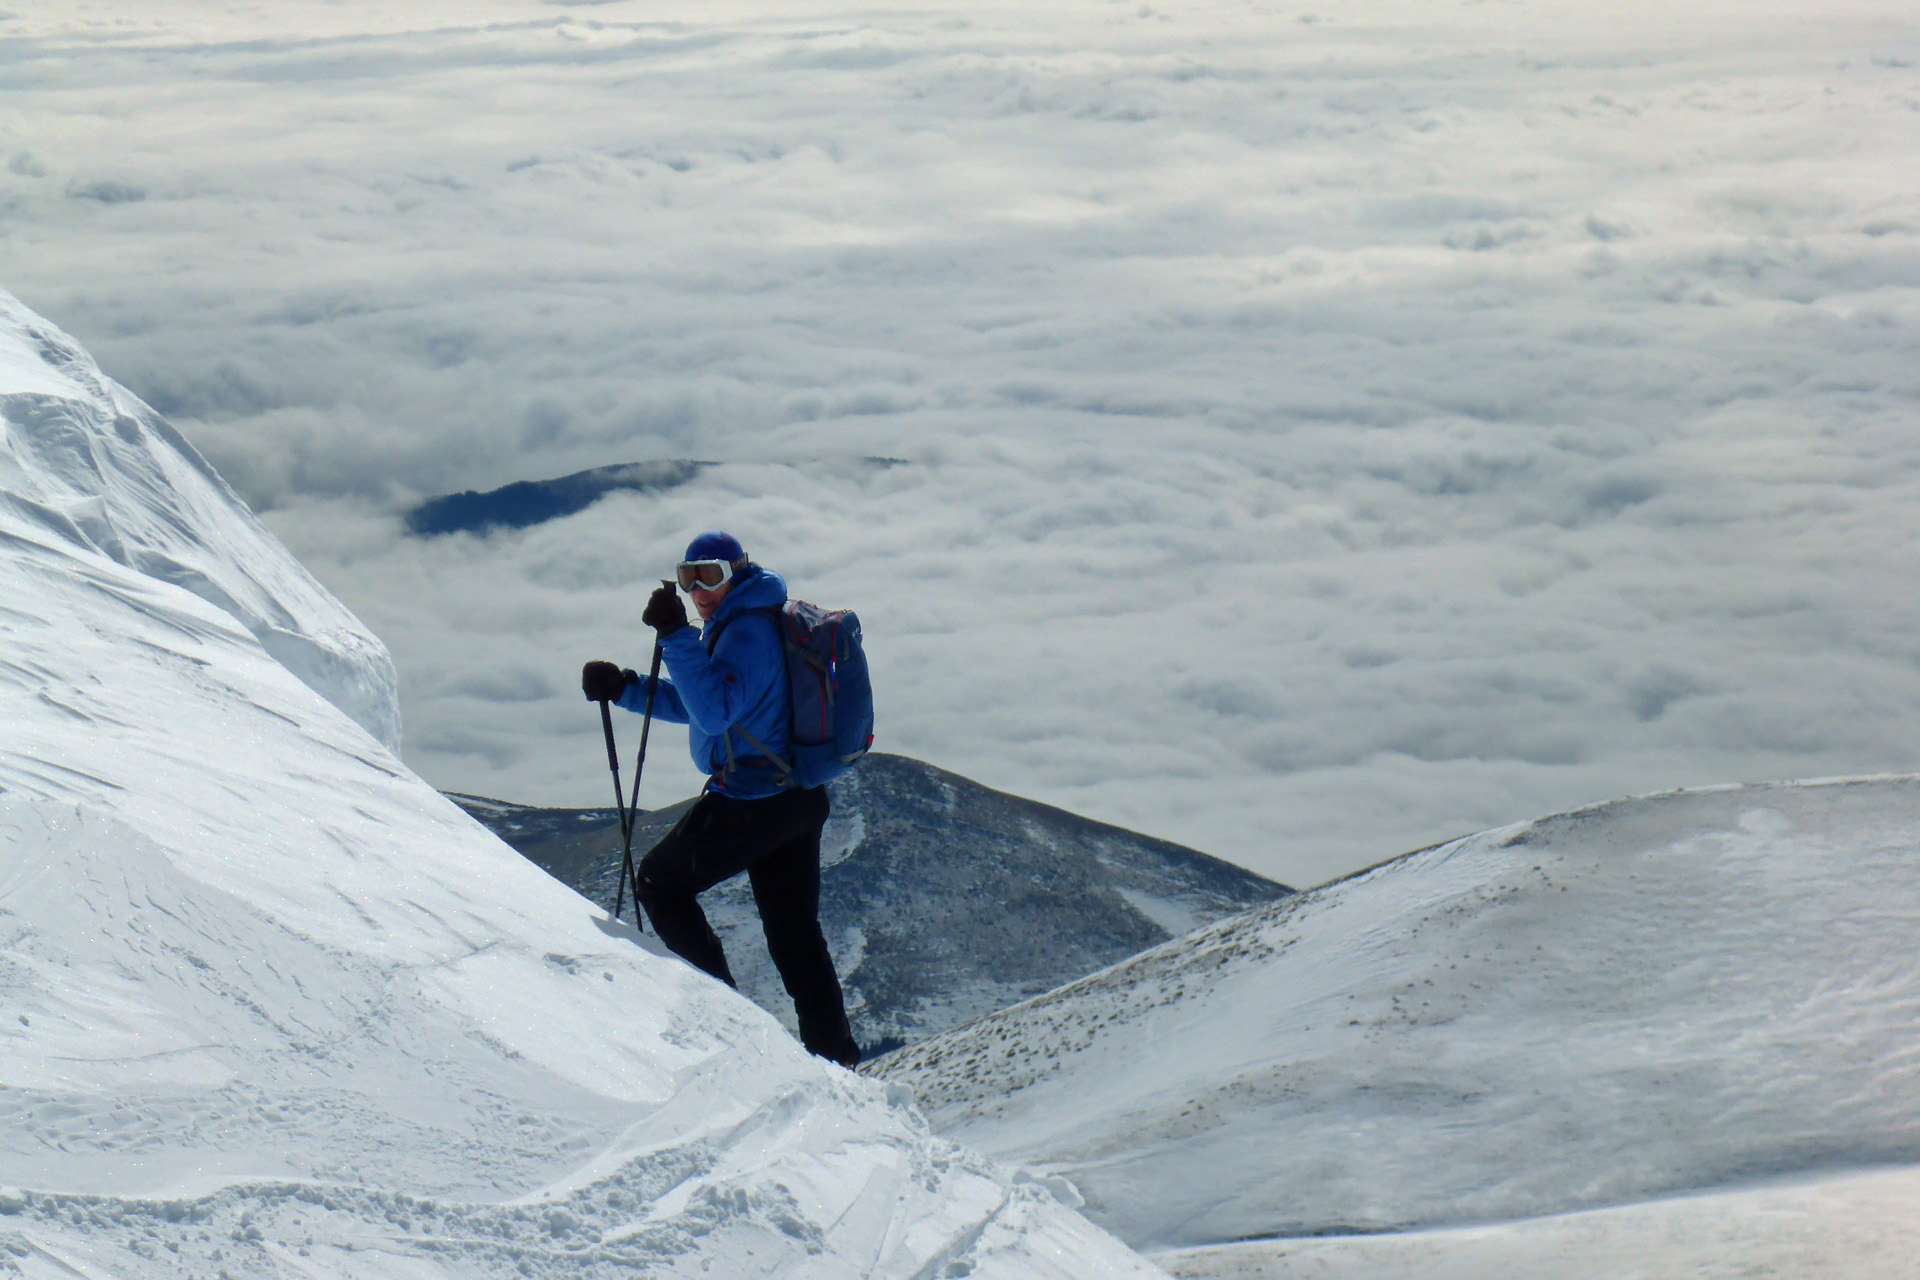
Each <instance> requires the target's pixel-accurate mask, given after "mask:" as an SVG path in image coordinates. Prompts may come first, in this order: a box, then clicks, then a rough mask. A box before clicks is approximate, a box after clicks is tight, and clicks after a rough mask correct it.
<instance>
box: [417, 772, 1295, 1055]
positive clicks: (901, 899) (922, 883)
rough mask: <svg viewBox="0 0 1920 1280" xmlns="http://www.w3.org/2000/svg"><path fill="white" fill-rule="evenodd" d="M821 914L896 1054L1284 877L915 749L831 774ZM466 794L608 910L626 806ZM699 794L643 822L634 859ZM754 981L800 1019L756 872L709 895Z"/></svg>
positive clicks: (762, 1000) (472, 808) (736, 963)
mask: <svg viewBox="0 0 1920 1280" xmlns="http://www.w3.org/2000/svg"><path fill="white" fill-rule="evenodd" d="M832 795H833V807H834V814H833V817H832V819H830V820H829V822H828V824H827V830H826V837H825V840H824V842H823V847H822V849H821V860H822V864H823V867H824V873H823V875H822V882H821V908H820V913H821V919H822V923H823V925H824V927H825V929H826V933H827V941H828V943H829V945H830V946H831V947H832V948H833V953H834V963H835V964H836V965H837V966H838V968H839V970H840V974H841V979H842V981H843V982H844V984H845V986H846V989H847V998H848V1005H849V1008H848V1012H849V1015H850V1016H851V1017H852V1020H853V1027H854V1034H855V1035H856V1036H857V1037H858V1038H859V1039H860V1042H861V1044H862V1045H864V1046H866V1047H867V1049H868V1052H869V1053H870V1054H872V1053H878V1052H885V1051H887V1050H889V1049H892V1048H895V1047H898V1046H899V1045H902V1044H908V1043H912V1042H914V1041H917V1040H920V1039H923V1038H925V1037H927V1036H930V1035H935V1034H937V1033H939V1032H942V1031H945V1030H947V1029H949V1028H951V1027H955V1026H958V1025H960V1024H961V1023H964V1022H966V1021H968V1020H970V1019H972V1018H976V1017H979V1016H981V1015H983V1014H987V1013H991V1012H993V1011H994V1010H996V1009H1001V1008H1005V1007H1006V1006H1008V1005H1010V1004H1015V1003H1017V1002H1019V1001H1021V1000H1024V999H1027V998H1028V997H1031V996H1034V995H1038V994H1039V993H1041V992H1043V991H1048V990H1051V989H1052V988H1054V987H1057V986H1059V985H1060V984H1062V983H1065V982H1071V981H1073V980H1074V979H1076V978H1080V977H1083V976H1085V975H1087V974H1089V973H1092V972H1094V971H1096V970H1098V969H1102V968H1105V967H1106V966H1108V965H1110V964H1113V963H1115V962H1117V961H1119V960H1122V959H1125V958H1126V957H1128V956H1130V955H1133V954H1134V953H1136V952H1138V951H1141V950H1143V949H1145V948H1147V947H1151V946H1155V945H1157V944H1159V943H1162V942H1165V941H1167V940H1168V939H1169V938H1172V937H1174V936H1176V935H1179V934H1183V933H1186V932H1188V931H1189V930H1191V929H1195V928H1198V927H1199V926H1201V925H1203V924H1207V923H1209V922H1211V921H1214V920H1218V919H1220V918H1222V917H1225V916H1229V915H1233V914H1236V913H1238V912H1240V911H1244V910H1246V909H1247V908H1248V907H1251V906H1255V905H1259V904H1262V903H1266V902H1270V901H1272V900H1274V899H1276V898H1280V897H1284V896H1286V895H1287V894H1289V893H1291V892H1292V890H1290V889H1288V888H1287V887H1286V886H1285V885H1281V884H1277V883H1275V882H1273V881H1271V880H1267V879H1264V878H1262V877H1260V876H1257V875H1255V874H1254V873H1252V872H1250V871H1247V870H1244V869H1242V868H1240V867H1237V866H1234V865H1233V864H1231V863H1227V862H1222V861H1220V860H1219V859H1217V858H1211V857H1208V856H1207V855H1206V854H1203V853H1198V852H1196V851H1194V850H1192V849H1188V848H1184V847H1182V846H1180V845H1177V844H1172V843H1170V842H1168V841H1165V840H1156V839H1153V838H1151V837H1149V836H1143V835H1139V834H1137V833H1135V832H1131V831H1127V830H1124V829H1122V828H1119V827H1113V826H1108V825H1106V824H1104V823H1099V822H1094V821H1091V820H1089V819H1086V818H1082V817H1079V816H1077V815H1075V814H1071V813H1068V812H1066V811H1064V810H1061V809H1055V808H1051V807H1049V806H1047V805H1043V804H1038V803H1035V802H1034V801H1031V800H1023V799H1021V798H1020V797H1018V796H1012V795H1007V794H1005V793H1004V792H999V791H993V790H990V789H989V788H987V787H983V786H980V785H979V784H978V783H974V782H970V781H968V780H967V779H965V778H962V777H960V776H959V775H957V774H953V773H949V772H947V771H946V770H944V769H938V768H935V767H934V766H932V765H929V764H923V763H921V762H920V761H917V760H909V759H907V758H905V757H903V756H892V755H880V754H876V755H872V756H869V757H868V758H867V759H866V760H865V761H864V762H863V763H862V764H861V765H860V767H859V768H858V769H856V770H854V771H853V772H852V773H851V774H848V775H847V776H846V777H844V778H841V779H839V780H838V781H836V782H835V783H834V784H833V787H832ZM452 798H453V800H454V801H455V802H456V803H457V804H459V805H460V806H461V807H462V808H464V809H466V811H467V812H468V813H470V814H471V815H473V817H475V818H476V819H478V820H479V821H480V822H482V823H484V824H486V825H487V826H488V827H490V828H491V829H492V830H493V831H494V833H495V834H496V835H498V836H500V838H501V839H503V840H505V841H506V842H507V843H508V844H510V845H512V846H513V847H514V848H516V849H518V850H519V851H520V852H521V853H523V854H525V855H526V856H527V857H528V858H530V859H532V860H533V861H534V862H535V863H538V864H539V865H540V866H542V867H544V868H545V869H546V870H547V871H548V872H550V873H551V874H553V875H554V876H556V877H557V878H559V879H560V880H562V881H564V882H565V883H567V884H569V885H572V886H573V887H574V888H575V889H578V890H579V891H580V892H581V893H583V894H585V895H586V896H587V897H589V898H591V899H593V900H594V901H596V902H599V903H601V904H603V905H605V906H606V907H608V908H609V909H611V907H612V906H613V903H614V893H615V889H616V887H617V884H618V877H619V868H620V833H619V825H618V820H617V819H616V817H615V815H614V812H613V810H612V809H571V810H570V809H537V808H532V807H527V806H520V805H511V804H504V803H501V802H499V801H494V800H486V799H482V798H480V797H476V796H458V795H456V796H454V797H452ZM685 809H686V805H685V804H684V803H683V804H679V805H674V806H672V807H670V808H666V809H660V810H656V811H654V812H650V813H643V814H641V815H640V824H639V829H638V830H637V832H636V834H635V836H634V848H635V850H636V856H637V853H638V852H643V851H645V850H646V849H647V848H648V847H650V846H651V845H652V843H653V842H654V841H655V840H657V839H658V838H659V837H660V836H661V835H662V834H664V833H665V832H666V831H667V829H668V828H669V827H671V826H672V825H673V823H674V822H676V821H677V820H678V819H679V816H680V814H681V813H683V812H685ZM703 902H704V903H705V904H706V906H707V911H708V915H709V916H710V917H711V918H712V920H713V924H714V928H715V929H716V930H717V931H718V932H719V933H720V936H721V938H722V940H723V941H724V942H725V944H726V947H727V955H728V957H729V960H730V963H731V964H732V966H733V970H734V974H735V976H736V977H737V978H738V979H739V981H740V984H741V989H742V990H743V991H744V992H745V993H746V994H747V995H748V996H750V997H751V998H752V999H753V1000H754V1002H755V1003H757V1004H759V1005H760V1006H761V1007H762V1008H765V1009H768V1010H770V1011H772V1012H773V1013H774V1014H775V1015H776V1016H778V1017H780V1018H781V1019H782V1020H784V1021H788V1022H791V1019H792V1006H791V1005H790V1003H789V1002H788V1000H787V996H786V992H785V990H784V989H783V988H782V987H781V985H780V979H779V975H778V974H777V973H775V972H774V969H773V966H772V962H771V961H769V960H768V958H767V953H766V943H765V942H764V940H763V939H762V938H761V936H760V923H759V917H758V915H757V914H756V912H755V910H754V906H753V898H752V894H751V892H750V891H749V889H748V887H747V884H746V880H745V878H744V877H742V878H741V879H740V880H738V881H736V882H733V883H729V884H726V885H722V886H720V887H719V888H716V889H714V890H712V891H711V892H709V893H708V894H707V895H705V897H704V898H703Z"/></svg>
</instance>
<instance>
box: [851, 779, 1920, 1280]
mask: <svg viewBox="0 0 1920 1280" xmlns="http://www.w3.org/2000/svg"><path fill="white" fill-rule="evenodd" d="M1916 1026H1920V780H1916V779H1914V778H1910V777H1902V778H1884V779H1875V780H1856V781H1848V782H1832V783H1822V784H1818V785H1811V784H1809V785H1786V784H1783V785H1774V786H1751V787H1741V788H1727V789H1720V790H1710V791H1699V792H1681V793H1674V794H1670V795H1663V796H1656V797H1651V798H1645V799H1637V800H1625V801H1619V802H1616V803H1612V804H1606V805H1600V806H1597V807H1594V808H1589V809H1583V810H1580V811H1577V812H1574V813H1569V814H1565V815H1562V816H1559V817H1554V818H1548V819H1543V820H1541V821H1538V822H1533V823H1527V824H1522V825H1519V826H1513V827H1508V828H1504V829H1501V830H1497V831H1492V832H1488V833H1485V834H1481V835H1477V836H1473V837H1471V838H1468V839H1464V840H1459V841H1455V842H1453V843H1450V844H1447V845H1443V846H1440V847H1436V848H1434V849H1430V850H1425V851H1422V852H1419V853H1414V854H1409V855H1407V856H1406V857H1403V858H1400V859H1397V860H1395V861H1393V862H1390V863H1387V864H1385V865H1383V866H1380V867H1378V868H1375V869H1373V870H1370V871H1367V872H1364V873H1361V874H1359V875H1357V876H1355V877H1352V878H1349V879H1346V880H1341V881H1337V882H1335V883H1333V884H1330V885H1327V886H1324V887H1322V888H1320V889H1316V890H1312V891H1310V892H1308V893H1304V894H1301V895H1299V896H1297V897H1293V898H1288V899H1284V900H1282V901H1281V902H1278V903H1276V904H1274V905H1273V906H1272V907H1269V908H1262V909H1260V910H1257V911H1254V912H1250V913H1248V914H1246V915H1243V916H1239V917H1236V918H1234V919H1233V920H1230V921H1222V922H1220V923H1219V924H1216V925H1213V926H1210V927H1208V928H1206V929H1203V930H1200V931H1198V932H1197V933H1194V934H1191V935H1188V936H1187V937H1185V938H1180V939H1176V940H1175V941H1173V942H1169V943H1166V944H1164V945H1162V946H1160V947H1157V948H1155V949H1154V950H1152V951H1149V952H1146V953H1144V954H1142V955H1141V956H1138V957H1136V958H1134V959H1132V960H1130V961H1127V962H1124V963H1122V964H1120V965H1117V966H1115V967H1114V968H1112V969H1109V970H1106V971H1105V972H1103V973H1100V974H1096V975H1094V976H1092V977H1089V978H1087V979H1084V980H1083V981H1081V982H1078V983H1075V984H1073V985H1071V986H1068V987H1064V988H1061V989H1060V990H1059V991H1056V992H1053V993H1050V994H1048V995H1046V996H1042V997H1040V998H1038V999H1035V1000H1032V1001H1029V1002H1027V1003H1026V1004H1023V1005H1020V1006H1018V1007H1016V1008H1014V1009H1011V1010H1007V1011H1005V1012H1003V1013H1001V1014H997V1015H994V1016H992V1017H989V1018H985V1019H982V1020H980V1021H978V1022H976V1023H973V1024H971V1025H969V1026H967V1027H964V1028H960V1029H958V1030H956V1031H953V1032H950V1033H948V1034H947V1035H945V1036H942V1037H938V1038H935V1039H933V1040H929V1041H925V1042H922V1043H921V1044H918V1045H914V1046H912V1047H910V1048H908V1049H904V1050H902V1051H900V1052H899V1053H897V1054H895V1055H893V1056H891V1057H889V1058H887V1059H884V1060H883V1061H882V1062H881V1063H880V1064H878V1065H877V1067H876V1068H875V1070H876V1071H877V1072H879V1073H880V1074H883V1075H885V1076H886V1077H888V1078H890V1079H892V1080H895V1081H898V1082H901V1083H905V1084H907V1085H909V1086H911V1087H912V1088H913V1089H914V1090H915V1092H916V1093H917V1094H918V1096H919V1098H920V1100H921V1102H922V1104H923V1106H924V1107H925V1108H926V1110H927V1113H928V1115H929V1117H930V1118H931V1119H932V1120H933V1122H934V1124H935V1127H936V1128H938V1129H940V1130H941V1131H942V1132H944V1133H947V1134H948V1135H950V1136H953V1137H956V1138H958V1139H960V1140H961V1141H964V1142H967V1143H969V1144H970V1145H973V1146H975V1147H977V1148H980V1149H982V1150H985V1151H988V1152H990V1153H994V1154H999V1155H1003V1156H1007V1157H1011V1158H1016V1159H1020V1160H1023V1161H1027V1162H1030V1163H1031V1164H1032V1165H1033V1166H1034V1167H1036V1168H1038V1169H1040V1170H1042V1171H1045V1172H1053V1173H1059V1174H1064V1175H1066V1176H1067V1177H1068V1178H1069V1179H1070V1180H1071V1181H1072V1182H1073V1183H1074V1184H1075V1185H1076V1186H1077V1187H1078V1188H1079V1190H1080V1192H1081V1193H1082V1194H1083V1195H1084V1196H1085V1198H1086V1212H1087V1214H1088V1216H1090V1217H1092V1218H1093V1219H1094V1221H1096V1222H1099V1223H1101V1224H1102V1225H1105V1226H1107V1227H1109V1228H1110V1229H1112V1230H1113V1231H1115V1232H1116V1233H1118V1234H1119V1235H1121V1236H1122V1237H1123V1238H1125V1239H1127V1240H1128V1241H1130V1242H1131V1243H1133V1244H1134V1245H1135V1246H1136V1247H1153V1248H1173V1247H1181V1246H1194V1245H1201V1244H1212V1243H1221V1242H1226V1241H1233V1240H1244V1239H1251V1238H1258V1237H1272V1236H1305V1235H1319V1234H1328V1233H1347V1232H1353V1231H1382V1230H1390V1229H1406V1228H1412V1227H1431V1226H1443V1225H1451V1224H1464V1223H1485V1222H1491V1221H1498V1220H1503V1219H1517V1218H1525V1217H1536V1216H1541V1215H1549V1214H1559V1213H1565V1212H1569V1211H1573V1210H1578V1209H1583V1208H1595V1207H1601V1206H1609V1205H1621V1204H1626V1203H1629V1202H1635V1201H1643V1200H1647V1199H1650V1198H1654V1197H1660V1196H1666V1195H1671V1194H1674V1193H1681V1192H1694V1191H1704V1190H1710V1189H1724V1188H1728V1187H1735V1186H1741V1185H1747V1184H1751V1183H1753V1182H1755V1181H1757V1180H1762V1179H1768V1178H1776V1177H1781V1176H1811V1175H1813V1174H1817V1173H1830V1172H1834V1171H1843V1170H1850V1169H1860V1168H1863V1167H1869V1166H1875V1165H1883V1164H1894V1163H1901V1162H1915V1161H1920V1044H1916V1040H1915V1030H1914V1029H1915V1027H1916ZM1358 1273H1364V1268H1360V1269H1359V1272H1358ZM1307 1274H1318V1273H1315V1272H1307ZM1329 1274H1333V1273H1331V1272H1329Z"/></svg>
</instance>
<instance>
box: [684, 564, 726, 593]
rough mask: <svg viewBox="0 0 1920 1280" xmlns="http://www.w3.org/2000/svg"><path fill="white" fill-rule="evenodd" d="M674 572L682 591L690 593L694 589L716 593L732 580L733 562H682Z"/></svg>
mask: <svg viewBox="0 0 1920 1280" xmlns="http://www.w3.org/2000/svg"><path fill="white" fill-rule="evenodd" d="M676 572H677V576H678V577H679V579H680V589H681V590H682V591H686V592H691V591H692V590H693V589H694V588H695V587H701V588H704V589H705V590H708V591H718V590H719V589H720V588H721V587H723V586H725V585H726V584H727V583H729V582H731V581H732V580H733V562H732V561H730V560H682V561H681V562H680V567H679V569H678V570H677V571H676Z"/></svg>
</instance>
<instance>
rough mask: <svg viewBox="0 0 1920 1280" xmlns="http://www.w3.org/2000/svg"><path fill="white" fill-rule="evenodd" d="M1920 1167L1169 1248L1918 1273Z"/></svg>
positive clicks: (1455, 1277) (1391, 1268)
mask: <svg viewBox="0 0 1920 1280" xmlns="http://www.w3.org/2000/svg"><path fill="white" fill-rule="evenodd" d="M1916 1202H1920V1169H1916V1168H1912V1167H1904V1168H1895V1169H1872V1170H1866V1171H1850V1172H1846V1173H1840V1174H1833V1175H1829V1176H1826V1177H1821V1178H1816V1179H1812V1180H1810V1181H1794V1182H1790V1183H1784V1184H1770V1185H1766V1186H1760V1187H1749V1188H1742V1189H1741V1190H1738V1191H1721V1192H1716V1193H1712V1194H1706V1195H1695V1196H1675V1197H1669V1198H1663V1199H1659V1200H1653V1201H1648V1202H1645V1203H1640V1204H1630V1205H1623V1206H1620V1207H1618V1208H1612V1209H1590V1210H1587V1211H1585V1212H1582V1213H1567V1214H1555V1215H1553V1216H1551V1217H1546V1218H1533V1219H1529V1220H1526V1221H1523V1222H1499V1223H1491V1224H1487V1225H1484V1226H1475V1227H1455V1228H1452V1229H1448V1230H1439V1231H1409V1232H1404V1233H1393V1234H1388V1235H1367V1236H1336V1237H1324V1236H1319V1237H1312V1238H1301V1239H1293V1240H1255V1241H1248V1242H1246V1243H1244V1244H1229V1245H1215V1246H1212V1247H1208V1248H1200V1249H1183V1250H1178V1251H1173V1252H1168V1253H1163V1254H1159V1255H1157V1256H1156V1257H1155V1259H1154V1260H1155V1261H1156V1262H1158V1263H1160V1264H1161V1265H1162V1266H1164V1267H1166V1268H1167V1269H1168V1270H1169V1271H1170V1272H1171V1273H1172V1274H1173V1275H1175V1276H1178V1277H1181V1280H1302V1278H1304V1277H1316V1278H1317V1280H1328V1278H1330V1277H1338V1276H1355V1277H1361V1276H1364V1277H1365V1278H1366V1280H1487V1278H1488V1277H1506V1276H1524V1277H1526V1280H1764V1278H1766V1277H1776V1278H1778V1280H1787V1278H1788V1277H1808V1276H1837V1277H1844V1278H1845V1280H1912V1277H1913V1275H1914V1273H1915V1270H1916V1267H1915V1264H1914V1259H1916V1258H1920V1215H1916V1214H1915V1213H1914V1212H1913V1206H1914V1204H1915V1203H1916Z"/></svg>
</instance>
